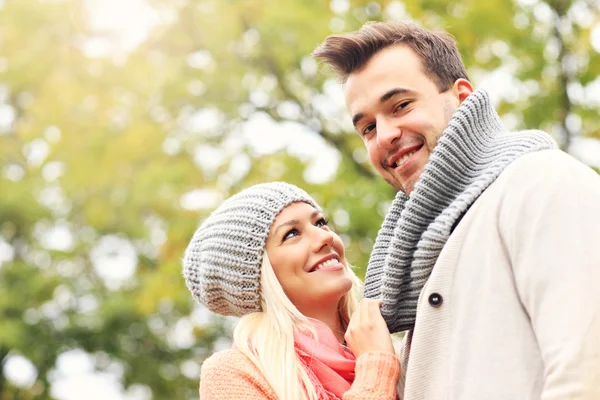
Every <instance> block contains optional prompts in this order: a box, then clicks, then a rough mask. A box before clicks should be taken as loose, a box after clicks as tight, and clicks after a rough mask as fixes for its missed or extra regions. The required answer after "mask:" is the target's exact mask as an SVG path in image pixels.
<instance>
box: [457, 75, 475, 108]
mask: <svg viewBox="0 0 600 400" xmlns="http://www.w3.org/2000/svg"><path fill="white" fill-rule="evenodd" d="M474 90H475V89H473V85H472V84H471V82H469V81H468V80H466V79H462V78H460V79H457V80H456V81H455V82H454V85H453V86H452V91H453V92H454V94H455V95H456V97H457V98H458V104H462V102H463V101H465V99H466V98H467V97H469V95H470V94H471V93H473V91H474Z"/></svg>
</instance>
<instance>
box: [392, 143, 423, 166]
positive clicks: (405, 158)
mask: <svg viewBox="0 0 600 400" xmlns="http://www.w3.org/2000/svg"><path fill="white" fill-rule="evenodd" d="M421 147H423V146H419V147H417V148H416V149H414V150H411V151H409V152H408V153H406V154H404V155H403V156H402V157H400V158H399V159H398V160H396V162H395V163H393V164H392V165H391V167H392V168H394V169H396V168H398V167H402V166H403V165H404V164H406V162H407V161H408V159H409V158H411V157H412V156H413V155H414V154H415V153H416V152H417V151H419V150H421Z"/></svg>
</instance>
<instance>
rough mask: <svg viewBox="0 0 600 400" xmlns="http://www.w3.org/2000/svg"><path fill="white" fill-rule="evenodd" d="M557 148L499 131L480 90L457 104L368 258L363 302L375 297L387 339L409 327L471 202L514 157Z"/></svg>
mask: <svg viewBox="0 0 600 400" xmlns="http://www.w3.org/2000/svg"><path fill="white" fill-rule="evenodd" d="M556 147H557V146H556V143H555V142H554V140H552V138H551V137H550V136H548V135H547V134H546V133H544V132H541V131H524V132H519V133H511V132H508V131H506V129H505V128H504V127H503V126H502V122H501V121H500V118H499V117H498V115H497V114H496V111H495V110H494V108H493V106H492V104H491V101H490V98H489V95H488V94H487V92H486V91H485V90H482V89H479V90H477V91H475V92H473V93H472V94H471V95H470V96H469V97H468V98H467V99H466V100H465V101H464V102H463V103H462V104H461V105H460V107H459V108H458V109H457V111H456V112H455V113H454V115H453V116H452V118H451V120H450V122H449V124H448V127H447V128H446V129H445V130H444V132H443V134H442V136H441V137H440V139H439V141H438V144H437V146H436V147H435V149H434V151H433V152H432V154H431V156H430V158H429V162H428V163H427V165H426V166H425V169H424V171H423V173H422V174H421V177H420V179H419V182H418V183H417V184H416V185H415V188H414V190H413V192H412V193H411V195H410V197H408V196H406V195H405V194H404V193H402V192H398V194H397V195H396V198H395V199H394V201H393V202H392V205H391V207H390V210H389V211H388V213H387V215H386V217H385V219H384V221H383V224H382V226H381V229H380V230H379V233H378V235H377V240H376V242H375V245H374V247H373V252H372V254H371V258H370V260H369V265H368V267H367V276H366V280H365V297H367V298H381V300H382V307H381V311H382V314H383V317H384V318H385V320H386V322H387V325H388V328H389V329H390V331H391V332H392V333H394V332H400V331H403V330H408V329H411V328H412V327H413V326H414V324H415V319H416V313H417V300H418V298H419V293H420V292H421V290H422V289H423V286H424V285H425V282H426V281H427V279H428V278H429V276H430V275H431V271H432V269H433V266H434V265H435V263H436V261H437V258H438V256H439V254H440V252H441V250H442V248H443V247H444V245H445V244H446V241H447V240H448V237H449V236H450V234H451V233H452V228H453V226H454V224H455V223H457V222H458V221H459V219H460V218H462V216H463V215H464V213H466V211H467V210H468V209H469V207H470V206H471V204H473V202H475V200H477V198H478V197H479V195H480V194H481V193H482V192H483V191H484V190H485V189H486V188H487V187H488V186H489V185H490V184H491V183H492V182H494V180H495V179H496V178H497V177H498V175H500V173H501V172H502V171H503V170H504V168H506V166H508V165H509V164H510V163H511V162H513V161H514V160H516V159H517V158H518V157H520V156H522V155H524V154H527V153H530V152H534V151H539V150H544V149H554V148H556Z"/></svg>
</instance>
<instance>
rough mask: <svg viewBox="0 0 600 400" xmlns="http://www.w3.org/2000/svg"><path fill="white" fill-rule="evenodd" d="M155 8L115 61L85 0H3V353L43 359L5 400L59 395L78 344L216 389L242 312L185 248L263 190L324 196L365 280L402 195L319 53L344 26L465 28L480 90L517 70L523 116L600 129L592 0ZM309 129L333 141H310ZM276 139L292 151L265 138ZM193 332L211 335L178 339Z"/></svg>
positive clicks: (124, 374) (564, 133)
mask: <svg viewBox="0 0 600 400" xmlns="http://www.w3.org/2000/svg"><path fill="white" fill-rule="evenodd" d="M127 1H129V0H123V4H125V3H126V2H127ZM148 4H149V5H150V6H152V7H154V9H156V10H158V12H157V15H158V16H159V23H158V24H156V25H154V26H152V28H151V29H150V30H149V32H148V36H147V38H146V40H145V41H143V43H141V44H140V45H139V46H137V47H135V48H133V49H129V50H128V51H125V50H119V51H115V52H112V53H106V54H105V55H102V56H98V55H97V54H95V55H94V54H91V53H93V51H92V50H90V49H92V48H93V45H94V43H96V44H98V43H110V41H111V40H114V37H113V36H111V35H113V34H112V33H111V32H108V31H103V30H99V29H97V28H94V26H93V24H91V23H90V13H89V8H86V3H85V2H84V1H83V0H60V1H59V0H55V1H50V0H5V1H1V2H0V362H1V365H2V366H3V367H6V365H7V363H8V360H9V359H10V358H11V357H15V356H16V355H18V356H22V357H25V358H26V359H28V360H29V361H30V362H31V363H32V364H33V365H34V366H35V368H36V371H37V377H36V378H35V380H34V382H33V383H32V384H27V385H19V384H17V383H15V382H13V381H11V380H9V379H8V378H7V376H6V373H5V372H6V368H0V399H1V400H8V399H17V398H19V399H34V398H40V399H41V398H51V397H52V393H51V390H52V381H53V379H54V378H53V377H55V375H56V368H57V367H56V362H57V359H58V358H59V356H60V355H61V354H64V353H65V352H68V351H71V350H74V349H80V350H83V351H85V352H86V353H87V354H89V355H90V356H91V357H92V358H93V359H94V361H95V368H96V369H97V370H98V371H110V370H111V366H114V365H115V364H116V365H119V366H120V368H119V371H120V373H119V374H118V375H119V381H120V383H121V384H122V386H123V388H125V389H127V388H130V387H134V386H138V387H139V385H142V387H145V388H146V389H149V390H150V391H151V394H152V397H153V398H155V399H167V398H178V399H184V398H195V397H197V387H198V376H197V374H196V373H195V372H197V367H198V365H199V364H200V363H201V362H202V360H203V359H204V358H205V357H206V356H207V355H209V354H210V353H211V352H212V351H213V349H214V348H215V345H216V346H217V347H218V346H222V345H223V344H222V343H221V344H219V338H221V337H223V336H225V335H227V333H228V327H229V322H228V321H225V320H223V319H219V318H198V312H199V311H198V310H199V308H198V306H194V305H193V303H192V301H191V296H190V295H189V293H188V291H187V289H186V287H185V284H184V281H183V278H182V276H181V266H180V259H181V257H182V254H183V251H184V249H185V246H186V244H187V242H188V240H189V238H190V237H191V235H192V234H193V232H194V230H195V229H196V227H197V226H198V224H199V222H200V221H201V220H202V218H204V217H205V216H206V215H208V213H210V211H211V210H212V209H213V208H214V207H215V206H216V205H217V204H218V201H219V199H223V198H226V197H227V196H229V195H231V194H232V193H235V192H236V191H238V190H239V189H241V188H243V187H245V186H248V185H250V184H253V183H257V182H262V181H267V180H284V181H288V182H291V183H294V184H297V185H299V186H301V187H303V188H305V189H306V190H307V191H309V192H310V193H311V194H313V195H314V196H315V197H316V198H317V200H318V201H320V202H321V204H322V205H324V207H325V209H326V211H327V212H328V213H329V214H330V215H331V216H332V217H333V218H332V222H333V225H334V227H335V229H336V230H337V231H338V233H340V234H342V236H343V238H344V240H345V242H346V244H347V246H348V258H349V260H350V261H351V262H352V263H353V264H354V265H356V266H358V267H359V273H360V275H363V274H364V266H365V265H366V262H367V260H368V255H369V252H370V249H371V246H372V243H373V239H374V238H375V236H376V234H377V230H378V228H379V225H380V223H381V220H382V217H383V215H384V212H385V209H386V206H387V204H389V201H391V199H392V198H393V195H394V192H393V190H392V189H391V188H390V187H388V185H387V184H385V183H384V182H383V181H382V180H381V179H379V178H378V177H377V176H376V173H375V172H374V170H373V169H372V168H371V167H370V165H369V163H368V161H367V159H366V156H365V151H364V149H363V145H362V142H361V141H360V139H359V137H358V136H357V135H355V134H354V133H353V132H352V129H351V124H350V122H349V117H348V116H347V115H346V114H345V110H344V108H343V103H342V102H341V101H340V95H339V94H340V85H339V84H338V83H336V82H335V80H334V79H333V78H332V75H331V74H330V73H329V71H327V69H325V68H321V67H320V66H318V65H317V63H316V62H315V61H314V60H312V59H311V57H310V53H311V51H312V50H313V49H314V48H315V47H316V46H317V45H318V44H319V43H320V42H321V41H322V40H323V39H324V38H325V37H326V36H327V35H328V34H331V33H334V32H340V31H349V30H355V29H358V28H359V27H360V26H361V25H362V24H363V23H364V22H366V21H367V20H382V19H399V20H404V19H411V18H412V19H415V20H416V21H418V22H419V23H420V24H422V25H424V26H426V27H429V28H443V29H447V30H448V31H449V32H450V33H452V34H453V35H454V36H455V37H456V39H457V41H458V43H459V46H460V50H461V53H462V54H463V57H464V61H465V64H466V65H467V68H468V70H469V73H470V74H471V76H472V79H473V81H474V82H475V84H478V83H479V82H481V81H484V80H485V79H486V78H489V77H495V76H496V75H494V74H496V73H499V71H503V73H504V76H505V78H504V79H507V78H506V76H508V80H507V81H506V82H507V85H506V86H507V87H504V88H502V89H504V90H503V92H502V94H497V96H496V98H497V99H498V109H499V111H500V113H501V115H502V116H503V117H504V118H505V121H506V122H507V124H508V125H509V126H511V127H514V128H520V129H523V128H541V129H545V130H547V131H549V132H550V133H551V134H553V135H554V136H555V137H556V138H557V140H558V141H559V142H560V143H561V144H562V146H563V148H565V149H566V150H570V149H571V146H572V145H573V144H574V143H575V142H576V141H585V140H593V139H594V138H596V139H597V138H600V118H598V117H599V111H598V108H599V107H598V106H599V105H600V104H599V103H600V101H599V100H598V96H597V95H596V94H595V92H598V90H597V89H598V87H599V85H600V80H599V78H598V76H599V74H600V54H599V52H598V49H600V44H595V46H596V47H595V49H594V48H593V46H592V42H591V37H592V32H594V31H593V29H594V27H595V28H596V31H595V32H598V29H600V28H598V26H599V23H600V10H599V7H600V6H599V5H598V3H595V2H593V1H591V0H590V1H585V0H580V1H570V0H551V1H550V0H549V1H537V0H531V1H526V0H520V1H515V2H512V1H507V0H488V1H484V2H482V1H475V0H464V1H458V2H447V1H442V0H424V1H412V0H410V1H406V2H399V1H379V2H373V1H359V0H353V1H347V0H332V1H331V2H327V1H316V0H279V1H277V2H275V1H265V0H245V1H241V0H148ZM118 11H119V9H118V8H117V9H116V10H115V12H117V13H118ZM130 23H131V24H136V16H135V15H132V16H131V21H130ZM598 37H600V35H598V34H596V40H597V41H600V39H598ZM257 118H258V119H260V120H261V121H263V122H262V123H256V120H257ZM266 130H270V131H272V132H274V133H272V134H271V135H274V136H268V135H266V136H265V135H264V134H265V132H263V131H266ZM302 130H304V131H305V133H304V134H303V135H305V136H302V137H303V138H308V139H306V140H309V139H310V140H312V141H311V142H310V143H313V142H314V143H316V144H318V146H315V147H314V152H313V153H314V154H313V153H311V152H310V151H309V152H308V154H307V152H306V150H304V151H301V150H298V149H299V146H300V147H301V145H302V143H301V142H302V141H304V140H305V139H302V140H301V141H300V142H298V141H296V142H294V135H296V136H297V135H299V133H298V132H300V131H302ZM306 132H308V133H306ZM269 138H275V139H276V140H275V141H281V142H282V143H284V144H282V145H278V146H274V147H273V148H272V149H271V150H268V151H264V150H261V145H262V146H265V145H268V144H269V143H268V142H269V141H270V139H269ZM586 138H587V139H586ZM586 143H588V142H586ZM267 147H268V146H267ZM297 148H298V149H297ZM319 152H323V154H319ZM319 157H320V158H319ZM319 159H320V160H321V161H323V159H325V160H326V161H327V160H330V161H332V162H333V164H331V165H334V166H337V167H336V168H337V169H335V171H333V170H332V171H328V170H327V168H325V167H322V166H321V165H322V164H318V163H317V164H315V163H316V162H317V161H316V160H319ZM595 167H596V168H597V167H598V166H597V165H596V166H595ZM329 169H331V168H329ZM332 172H333V173H332ZM128 246H129V247H128ZM127 248H133V249H134V257H133V264H134V267H135V268H134V270H132V273H130V274H129V275H127V274H126V273H125V274H124V276H125V278H121V280H119V279H116V280H115V279H112V280H111V278H110V276H108V275H106V274H105V273H103V271H105V270H111V269H115V268H116V269H117V270H119V268H121V267H119V266H120V265H121V264H120V263H121V262H122V261H121V260H122V259H123V258H127V257H128V254H129V253H127ZM98 254H100V255H98ZM130 264H131V262H130ZM123 268H125V267H123ZM107 276H108V277H107ZM194 313H195V314H194ZM200 314H202V313H201V312H200ZM178 326H179V327H183V328H182V329H183V330H184V331H185V330H186V329H187V332H188V334H192V335H193V339H194V340H193V342H191V343H190V342H185V341H183V342H181V341H178V340H177V339H173V335H175V336H177V335H181V332H180V331H178V330H177V329H175V328H176V327H178ZM190 365H191V366H192V367H190ZM194 367H195V368H194ZM190 371H191V372H190Z"/></svg>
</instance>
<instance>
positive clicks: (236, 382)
mask: <svg viewBox="0 0 600 400" xmlns="http://www.w3.org/2000/svg"><path fill="white" fill-rule="evenodd" d="M399 377H400V363H399V361H398V359H397V358H396V356H395V355H393V354H390V353H384V352H368V353H364V354H362V355H361V356H360V357H358V359H357V361H356V379H355V380H354V383H353V384H352V387H351V388H350V390H349V391H347V392H346V393H345V394H344V397H343V400H363V399H364V400H367V399H378V400H395V399H396V384H397V383H398V379H399ZM200 399H201V400H220V399H223V400H225V399H227V400H245V399H248V400H250V399H252V400H255V399H258V400H262V399H264V400H279V399H277V396H276V395H275V392H273V389H271V387H270V386H269V384H268V382H267V380H266V379H265V377H264V376H263V375H262V374H261V373H260V371H259V370H258V368H256V366H255V365H254V364H253V363H252V362H251V361H250V360H249V359H248V358H247V357H246V356H245V355H244V354H242V352H240V351H239V350H238V349H230V350H225V351H222V352H219V353H216V354H214V355H213V356H211V357H210V358H208V359H207V360H206V361H205V362H204V364H203V365H202V373H201V376H200Z"/></svg>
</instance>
